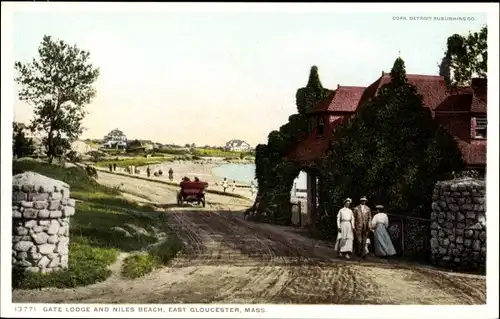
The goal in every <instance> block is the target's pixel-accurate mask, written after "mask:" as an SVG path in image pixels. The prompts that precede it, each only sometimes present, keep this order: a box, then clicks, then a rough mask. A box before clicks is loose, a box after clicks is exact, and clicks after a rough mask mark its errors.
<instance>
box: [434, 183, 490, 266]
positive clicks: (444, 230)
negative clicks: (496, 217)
mask: <svg viewBox="0 0 500 319" xmlns="http://www.w3.org/2000/svg"><path fill="white" fill-rule="evenodd" d="M485 196H486V183H485V181H483V180H477V179H472V178H462V179H454V180H450V181H443V182H438V183H437V184H436V187H435V188H434V194H433V203H432V213H431V239H430V248H431V258H432V261H433V262H434V263H436V264H438V265H441V266H446V267H450V268H460V269H468V270H483V269H484V267H485V264H486V209H485V207H486V199H485Z"/></svg>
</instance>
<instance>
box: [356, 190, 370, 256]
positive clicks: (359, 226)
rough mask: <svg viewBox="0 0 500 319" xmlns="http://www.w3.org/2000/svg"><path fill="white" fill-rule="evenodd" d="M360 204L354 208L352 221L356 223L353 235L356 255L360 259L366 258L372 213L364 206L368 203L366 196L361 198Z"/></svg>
mask: <svg viewBox="0 0 500 319" xmlns="http://www.w3.org/2000/svg"><path fill="white" fill-rule="evenodd" d="M359 201H360V204H359V205H358V206H356V207H354V219H355V221H356V223H355V226H354V233H355V235H356V253H357V254H358V255H359V256H360V257H362V258H365V257H366V250H365V248H366V239H367V238H368V236H369V234H370V229H371V227H370V222H371V218H372V212H371V210H370V207H368V206H367V205H366V202H367V201H368V200H367V199H366V196H363V197H361V199H360V200H359Z"/></svg>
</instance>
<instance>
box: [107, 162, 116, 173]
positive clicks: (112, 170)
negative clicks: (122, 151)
mask: <svg viewBox="0 0 500 319" xmlns="http://www.w3.org/2000/svg"><path fill="white" fill-rule="evenodd" d="M108 168H109V171H110V172H116V163H113V164H109V165H108Z"/></svg>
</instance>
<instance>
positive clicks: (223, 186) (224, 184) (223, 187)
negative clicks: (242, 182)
mask: <svg viewBox="0 0 500 319" xmlns="http://www.w3.org/2000/svg"><path fill="white" fill-rule="evenodd" d="M228 187H229V185H228V184H227V178H225V177H224V180H223V181H222V189H223V190H224V193H225V192H226V189H227V188H228Z"/></svg>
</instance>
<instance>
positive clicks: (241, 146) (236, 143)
mask: <svg viewBox="0 0 500 319" xmlns="http://www.w3.org/2000/svg"><path fill="white" fill-rule="evenodd" d="M224 149H225V150H226V151H232V152H243V151H249V150H250V144H248V143H247V142H245V141H242V140H230V141H229V142H227V143H226V146H225V147H224Z"/></svg>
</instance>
